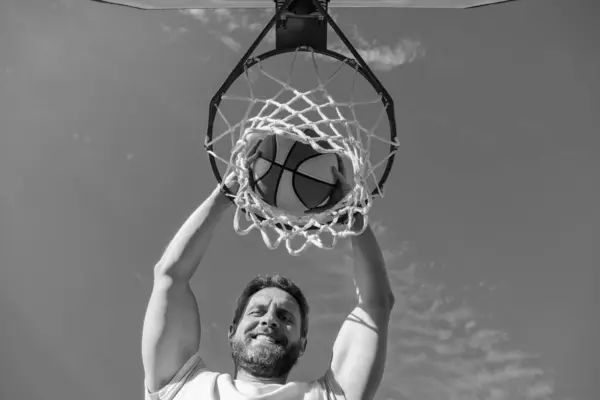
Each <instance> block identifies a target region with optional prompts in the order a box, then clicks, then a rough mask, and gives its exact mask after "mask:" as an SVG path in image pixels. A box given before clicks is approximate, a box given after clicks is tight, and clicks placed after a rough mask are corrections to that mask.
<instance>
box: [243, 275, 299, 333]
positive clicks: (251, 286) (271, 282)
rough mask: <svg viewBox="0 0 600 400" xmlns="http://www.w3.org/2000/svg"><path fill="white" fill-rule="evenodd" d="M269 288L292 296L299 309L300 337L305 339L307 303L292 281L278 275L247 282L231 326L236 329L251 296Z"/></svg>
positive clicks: (257, 277)
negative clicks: (234, 326)
mask: <svg viewBox="0 0 600 400" xmlns="http://www.w3.org/2000/svg"><path fill="white" fill-rule="evenodd" d="M269 287H275V288H278V289H281V290H283V291H285V292H287V293H289V294H290V296H292V297H293V298H294V299H295V300H296V302H297V303H298V307H299V308H300V318H301V324H300V331H301V335H302V337H306V335H307V334H308V311H309V307H308V302H307V301H306V297H304V294H303V293H302V291H301V290H300V288H299V287H298V286H297V285H296V284H295V283H294V282H293V281H292V280H290V279H288V278H286V277H284V276H282V275H279V274H274V275H266V276H261V275H258V276H256V277H254V278H252V280H251V281H250V282H248V284H247V285H246V288H245V289H244V291H243V292H242V294H241V295H240V297H239V298H238V301H237V305H236V307H235V313H234V315H233V324H234V325H236V327H237V324H238V323H239V322H240V319H241V318H242V314H243V313H244V311H245V310H246V307H247V306H248V302H249V301H250V298H251V297H252V295H254V294H255V293H256V292H258V291H260V290H262V289H265V288H269Z"/></svg>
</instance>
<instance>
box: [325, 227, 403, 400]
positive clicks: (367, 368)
mask: <svg viewBox="0 0 600 400" xmlns="http://www.w3.org/2000/svg"><path fill="white" fill-rule="evenodd" d="M362 224H363V218H362V216H358V218H357V226H358V227H362ZM352 249H353V255H354V282H355V285H356V292H357V297H358V305H357V306H356V308H355V309H354V310H353V311H352V312H351V313H350V315H349V316H348V318H347V319H346V321H344V323H343V324H342V327H341V329H340V332H339V333H338V336H337V338H336V340H335V343H334V345H333V357H332V360H331V367H330V369H331V373H332V374H333V377H334V378H335V380H336V381H337V383H338V384H339V386H340V387H341V388H342V390H343V391H344V393H345V395H346V399H347V400H368V399H373V398H374V396H375V393H376V392H377V389H378V388H379V384H380V383H381V379H382V377H383V370H384V366H385V358H386V347H387V331H388V324H389V319H390V313H391V310H392V307H393V305H394V295H393V294H392V290H391V287H390V282H389V279H388V276H387V272H386V270H385V261H384V259H383V255H382V253H381V249H380V248H379V245H378V243H377V240H376V238H375V235H374V234H373V231H372V230H371V228H370V227H367V229H366V230H365V231H364V232H363V233H362V234H361V235H359V236H354V237H352Z"/></svg>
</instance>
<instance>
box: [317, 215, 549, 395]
mask: <svg viewBox="0 0 600 400" xmlns="http://www.w3.org/2000/svg"><path fill="white" fill-rule="evenodd" d="M373 231H374V232H375V233H376V236H377V237H378V240H379V242H380V245H381V247H382V250H383V251H384V253H386V252H387V253H389V254H394V255H395V256H394V257H391V258H390V259H389V261H388V265H387V268H388V274H389V277H390V281H391V283H392V286H393V290H394V292H395V294H396V299H397V305H396V307H395V309H394V311H393V313H392V318H391V323H390V327H389V339H388V357H387V365H386V370H385V375H384V379H383V382H382V385H381V387H380V390H379V392H378V396H377V398H380V399H394V400H419V399H428V400H551V399H552V398H553V397H552V396H553V394H554V386H553V379H552V377H551V376H550V375H549V374H548V373H547V372H546V371H544V369H543V368H542V367H541V366H539V365H536V362H537V361H538V357H537V356H535V355H531V354H528V353H526V352H524V351H522V350H520V349H517V348H514V347H515V346H514V344H512V345H511V343H510V341H509V335H508V332H507V331H504V330H502V329H490V328H485V327H484V326H483V325H484V324H483V323H482V322H481V321H479V319H481V317H480V315H481V314H482V313H483V310H476V309H475V308H473V307H470V306H468V305H465V304H455V303H454V302H453V301H452V299H451V298H452V296H448V293H446V292H447V289H446V288H445V286H444V285H441V284H439V283H436V282H431V281H429V280H428V279H427V278H426V276H427V275H426V272H427V269H428V268H427V267H424V266H421V265H419V264H417V263H414V262H411V261H407V260H410V259H411V252H412V251H413V250H414V249H413V248H411V246H410V245H408V244H406V243H401V245H399V246H395V245H394V243H395V242H397V239H396V238H395V237H394V234H393V232H392V231H391V230H390V229H389V228H388V227H387V226H385V225H384V224H383V223H381V222H378V221H373ZM347 242H348V241H345V242H344V243H342V244H341V245H340V246H338V247H336V248H335V249H333V250H331V251H328V252H318V253H317V252H315V253H313V254H314V255H307V258H308V259H309V260H312V261H313V262H314V265H315V268H319V266H321V265H324V264H323V263H324V262H326V263H327V265H329V266H331V267H330V268H328V273H330V274H332V275H337V276H342V275H344V278H345V279H346V278H347V279H348V281H349V282H351V277H352V268H351V264H352V261H351V257H350V255H351V248H350V246H349V245H347V244H348V243H347ZM311 253H312V252H311ZM335 260H337V261H335ZM340 260H343V261H342V262H340ZM319 273H320V274H322V273H323V270H322V269H321V268H319ZM339 282H340V280H339V279H338V280H337V281H336V283H337V284H338V287H339ZM398 300H400V301H398ZM332 301H340V302H346V301H347V302H351V301H355V299H354V296H353V293H352V290H340V291H338V292H336V293H332V292H329V293H327V298H325V297H323V299H321V298H317V299H315V300H314V302H315V303H316V306H315V307H313V309H314V310H315V311H314V312H315V313H316V314H317V315H315V317H316V318H315V319H316V320H318V321H319V322H320V324H323V325H326V324H333V323H334V321H340V319H342V318H344V317H345V315H344V313H345V312H347V310H346V309H345V308H344V311H342V309H340V310H337V309H334V310H332V307H331V306H327V307H320V306H321V303H323V304H332ZM320 308H324V309H325V310H328V311H326V312H324V311H319V309H320ZM331 328H332V329H333V328H334V327H333V326H331ZM335 328H337V327H335ZM538 363H539V362H538Z"/></svg>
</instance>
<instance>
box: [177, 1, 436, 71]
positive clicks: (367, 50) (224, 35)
mask: <svg viewBox="0 0 600 400" xmlns="http://www.w3.org/2000/svg"><path fill="white" fill-rule="evenodd" d="M182 13H184V14H186V15H189V16H191V17H193V18H194V19H196V20H198V21H200V22H201V23H202V24H203V25H209V24H211V25H212V24H213V22H214V25H215V26H216V28H215V30H214V31H213V32H211V33H213V35H214V36H215V37H217V38H218V39H219V40H221V41H223V42H224V43H226V44H227V45H228V47H229V48H230V49H232V50H233V51H234V52H239V51H240V50H241V48H242V46H241V45H239V44H238V43H237V42H236V41H235V40H234V38H233V37H232V36H231V35H230V34H233V33H236V34H239V35H240V36H241V37H243V38H244V39H246V38H247V34H248V33H256V34H258V33H259V32H260V31H261V30H262V29H263V27H264V26H265V24H266V23H267V22H268V20H269V18H270V17H271V16H272V10H269V9H266V10H262V11H261V12H260V13H259V14H256V13H253V14H249V13H248V11H246V10H232V9H216V10H202V9H198V10H182ZM332 18H333V19H334V21H337V19H338V17H337V15H332ZM342 30H343V31H344V32H345V34H346V35H347V36H348V37H349V40H350V42H351V43H353V45H354V46H355V47H356V50H357V52H358V53H359V54H360V56H361V57H362V58H363V59H364V60H365V62H366V63H367V64H369V66H370V67H371V68H373V69H374V70H376V71H390V70H392V69H394V68H396V67H399V66H401V65H404V64H407V63H410V62H413V61H414V60H416V59H417V58H418V57H422V56H424V55H425V49H424V47H423V46H422V45H421V43H419V42H417V41H414V40H410V39H400V40H398V41H397V42H396V43H395V44H381V43H379V42H378V41H377V40H375V39H374V40H368V39H367V38H366V37H365V36H364V35H363V34H362V33H361V32H360V31H359V29H358V26H357V25H349V26H344V27H343V28H342ZM219 32H221V33H219ZM328 38H330V43H329V48H330V49H331V50H333V51H336V52H338V53H340V54H342V55H344V56H346V57H351V58H353V56H352V54H351V52H350V51H349V50H348V48H347V47H346V46H345V45H344V44H343V43H342V41H341V40H340V39H339V37H338V36H337V35H336V34H335V32H333V30H332V29H331V28H330V29H329V33H328ZM233 42H235V43H236V45H234V46H230V45H229V44H230V43H233ZM265 42H266V43H267V44H273V43H275V31H274V30H271V31H270V32H269V33H268V34H267V36H266V37H265ZM331 61H333V59H331Z"/></svg>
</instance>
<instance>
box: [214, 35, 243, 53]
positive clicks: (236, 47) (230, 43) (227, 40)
mask: <svg viewBox="0 0 600 400" xmlns="http://www.w3.org/2000/svg"><path fill="white" fill-rule="evenodd" d="M219 39H220V40H221V42H223V44H224V45H225V46H227V47H229V48H230V49H231V50H233V51H234V52H236V53H237V52H239V51H240V50H241V49H242V45H241V44H239V43H238V42H236V41H235V39H234V38H232V37H231V36H220V37H219Z"/></svg>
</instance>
